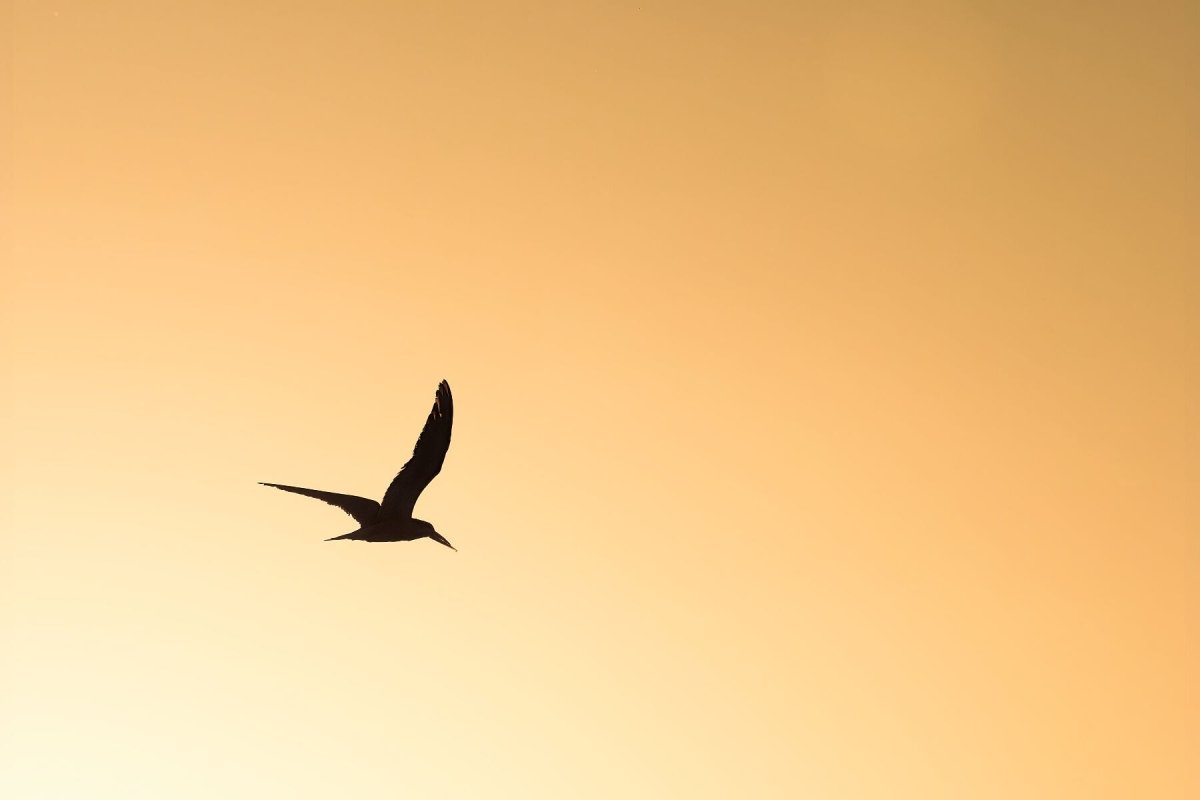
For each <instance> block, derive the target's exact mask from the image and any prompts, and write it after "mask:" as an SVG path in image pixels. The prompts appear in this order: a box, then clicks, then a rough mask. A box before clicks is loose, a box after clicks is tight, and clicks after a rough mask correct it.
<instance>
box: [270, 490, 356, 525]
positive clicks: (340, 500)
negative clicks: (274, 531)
mask: <svg viewBox="0 0 1200 800" xmlns="http://www.w3.org/2000/svg"><path fill="white" fill-rule="evenodd" d="M259 482H260V483H262V482H261V481H259ZM262 485H263V486H272V487H274V488H276V489H283V490H284V491H285V492H295V493H296V494H302V495H304V496H305V497H315V498H317V499H318V500H324V501H325V502H326V503H329V505H331V506H337V507H338V508H340V509H341V510H342V511H345V512H346V513H347V514H349V515H350V516H352V517H354V519H355V521H357V522H358V524H359V525H370V524H371V523H373V522H375V521H376V520H377V518H378V517H379V503H376V502H375V501H374V500H368V499H367V498H365V497H356V496H354V495H352V494H338V493H337V492H322V491H321V490H320V489H301V488H300V487H299V486H283V485H281V484H278V483H263V484H262Z"/></svg>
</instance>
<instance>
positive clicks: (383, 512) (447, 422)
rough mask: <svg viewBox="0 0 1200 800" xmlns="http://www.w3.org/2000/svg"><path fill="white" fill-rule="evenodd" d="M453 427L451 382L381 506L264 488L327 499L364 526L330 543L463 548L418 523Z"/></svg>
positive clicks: (339, 496)
mask: <svg viewBox="0 0 1200 800" xmlns="http://www.w3.org/2000/svg"><path fill="white" fill-rule="evenodd" d="M453 424H454V398H453V397H452V396H451V394H450V384H449V383H447V382H446V381H442V382H441V383H440V384H438V389H437V395H436V397H435V399H434V401H433V409H432V410H431V411H430V412H429V418H428V419H426V420H425V427H424V428H423V429H422V430H421V436H420V438H418V439H417V444H416V447H414V448H413V454H412V458H410V459H409V460H408V461H407V462H406V463H405V464H404V466H403V467H401V469H400V472H399V473H397V474H396V477H395V478H393V479H392V483H391V485H390V486H388V488H387V492H385V493H384V495H383V501H382V502H381V503H377V502H375V501H374V500H368V499H367V498H365V497H357V496H355V495H352V494H338V493H336V492H326V491H323V490H321V489H304V488H302V487H299V486H285V485H283V484H279V483H263V484H262V485H263V486H271V487H274V488H276V489H282V490H283V491H285V492H292V493H294V494H302V495H304V496H305V497H313V498H316V499H317V500H323V501H325V502H326V503H329V504H330V505H334V506H337V507H338V508H340V509H342V510H343V511H345V512H346V513H347V514H349V515H350V516H351V517H353V518H354V520H355V522H357V523H358V524H359V528H358V529H357V530H353V531H351V532H350V533H345V534H342V535H341V536H334V537H333V538H331V539H326V540H325V541H328V542H331V541H335V540H337V539H355V540H358V541H363V542H410V541H413V540H414V539H423V538H430V539H433V540H434V541H435V542H438V543H440V544H444V545H446V547H449V548H450V549H451V550H455V549H457V548H455V547H454V545H452V544H450V542H449V541H448V540H447V539H446V538H445V537H444V536H442V535H441V534H440V533H438V531H437V530H436V529H435V528H434V527H433V525H432V524H431V523H429V522H426V521H425V520H423V519H416V518H415V517H413V515H412V512H413V507H414V506H415V505H416V503H417V498H418V497H420V495H421V492H422V491H424V489H425V487H426V486H428V485H429V482H430V481H432V480H433V479H434V478H435V477H436V476H437V474H438V473H439V472H441V470H442V464H443V462H445V460H446V451H447V450H449V449H450V430H451V428H452V427H453Z"/></svg>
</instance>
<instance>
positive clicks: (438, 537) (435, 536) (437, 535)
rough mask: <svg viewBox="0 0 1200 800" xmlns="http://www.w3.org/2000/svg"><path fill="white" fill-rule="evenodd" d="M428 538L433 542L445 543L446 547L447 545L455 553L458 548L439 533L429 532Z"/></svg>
mask: <svg viewBox="0 0 1200 800" xmlns="http://www.w3.org/2000/svg"><path fill="white" fill-rule="evenodd" d="M429 538H430V539H433V540H434V541H435V542H440V543H441V544H444V545H446V547H449V548H450V549H451V550H453V551H454V552H456V553H457V552H458V548H457V547H455V546H454V545H452V544H450V542H449V541H447V539H446V537H445V536H442V535H441V534H440V533H431V534H429Z"/></svg>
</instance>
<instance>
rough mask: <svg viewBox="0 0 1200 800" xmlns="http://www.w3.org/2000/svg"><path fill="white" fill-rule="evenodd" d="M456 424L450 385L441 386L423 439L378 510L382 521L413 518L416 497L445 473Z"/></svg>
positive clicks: (441, 384) (394, 480)
mask: <svg viewBox="0 0 1200 800" xmlns="http://www.w3.org/2000/svg"><path fill="white" fill-rule="evenodd" d="M453 423H454V399H453V398H452V397H451V396H450V384H448V383H446V382H445V381H442V382H441V383H439V384H438V388H437V397H436V399H434V401H433V409H432V410H431V411H430V412H429V418H428V419H427V420H425V427H424V429H423V430H422V431H421V438H419V439H417V446H416V447H414V448H413V454H412V458H410V459H409V460H408V462H407V463H406V464H405V465H404V466H403V467H401V468H400V472H399V473H397V475H396V477H395V478H394V479H392V485H391V486H389V487H388V489H387V492H386V493H385V494H384V495H383V505H382V507H381V508H380V509H379V516H380V517H381V518H388V517H411V516H412V511H413V506H415V505H416V504H417V498H418V497H420V496H421V492H422V491H424V490H425V487H426V486H428V485H429V482H430V481H431V480H433V479H434V477H436V476H437V474H438V473H439V472H441V471H442V462H443V461H445V460H446V451H447V450H449V449H450V427H451V425H453Z"/></svg>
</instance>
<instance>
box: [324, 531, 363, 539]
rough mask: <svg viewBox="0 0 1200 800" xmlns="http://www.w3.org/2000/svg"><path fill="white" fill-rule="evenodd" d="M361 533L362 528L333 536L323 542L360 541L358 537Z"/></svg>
mask: <svg viewBox="0 0 1200 800" xmlns="http://www.w3.org/2000/svg"><path fill="white" fill-rule="evenodd" d="M361 533H362V528H359V529H358V530H356V531H350V532H349V533H343V534H342V535H341V536H334V537H332V538H329V539H326V540H325V541H327V542H336V541H337V540H338V539H361V538H362V537H361V536H360V535H359V534H361Z"/></svg>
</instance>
